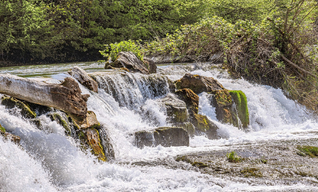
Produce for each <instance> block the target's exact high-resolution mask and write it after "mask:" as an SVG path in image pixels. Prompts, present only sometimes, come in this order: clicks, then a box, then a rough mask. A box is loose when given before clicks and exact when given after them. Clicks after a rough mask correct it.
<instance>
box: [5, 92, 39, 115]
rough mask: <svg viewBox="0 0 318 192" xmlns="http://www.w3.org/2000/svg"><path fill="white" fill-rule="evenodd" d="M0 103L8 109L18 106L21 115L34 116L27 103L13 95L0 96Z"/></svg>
mask: <svg viewBox="0 0 318 192" xmlns="http://www.w3.org/2000/svg"><path fill="white" fill-rule="evenodd" d="M1 104H2V105H5V106H6V108H9V109H12V108H14V107H18V108H19V109H21V115H22V116H23V117H25V118H30V119H31V118H35V117H36V113H35V112H34V111H32V110H31V109H30V107H29V105H27V104H26V103H24V102H22V101H20V100H18V99H15V98H13V97H6V96H4V97H2V101H1Z"/></svg>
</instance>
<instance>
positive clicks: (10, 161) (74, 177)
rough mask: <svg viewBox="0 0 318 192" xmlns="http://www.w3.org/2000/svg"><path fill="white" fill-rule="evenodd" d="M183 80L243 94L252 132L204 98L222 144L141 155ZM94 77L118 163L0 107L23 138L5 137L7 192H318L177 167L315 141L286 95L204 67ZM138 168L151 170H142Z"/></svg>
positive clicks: (306, 118)
mask: <svg viewBox="0 0 318 192" xmlns="http://www.w3.org/2000/svg"><path fill="white" fill-rule="evenodd" d="M46 67H47V68H49V67H50V66H46ZM65 68H67V67H65ZM19 70H21V69H20V68H19ZM47 71H49V69H47ZM185 72H188V73H192V74H198V75H203V76H209V77H213V78H215V79H217V80H218V81H219V82H221V83H222V84H223V86H224V87H225V88H227V89H229V90H242V91H243V92H244V93H245V94H246V96H247V100H248V108H249V114H250V125H249V127H248V129H247V130H246V131H243V130H241V129H239V128H237V127H234V126H232V125H230V124H224V123H221V122H219V121H218V120H217V118H216V114H215V106H213V105H212V103H211V102H210V101H211V98H210V97H211V96H210V95H209V94H207V93H201V94H199V98H200V100H199V113H200V114H202V115H206V116H207V117H208V118H209V119H210V120H211V121H212V122H213V123H215V124H216V125H217V126H218V127H219V130H218V134H219V135H220V136H221V139H218V140H209V139H207V138H206V137H204V136H195V137H193V138H190V146H189V147H185V146H183V147H162V146H160V145H159V146H156V147H144V148H143V149H140V148H138V147H136V145H135V143H134V133H135V132H137V131H141V130H151V129H154V128H157V127H162V126H169V124H168V123H167V122H166V119H167V114H166V111H165V110H164V109H163V108H162V106H161V105H160V103H159V102H158V101H157V100H158V99H160V98H162V97H164V96H165V95H167V94H168V93H171V91H170V89H171V87H170V86H169V81H174V80H177V79H180V78H181V77H182V76H183V75H184V73H185ZM62 76H63V75H62ZM92 76H93V77H94V79H96V81H97V82H98V84H99V93H93V92H90V91H89V90H87V89H86V88H85V87H83V86H81V89H82V91H83V93H85V94H86V93H88V94H90V97H89V98H88V101H87V105H88V110H90V111H94V112H95V114H96V116H97V119H98V120H99V122H100V123H101V125H102V134H107V135H109V137H110V139H111V142H112V143H113V145H114V151H115V157H116V158H115V159H114V160H113V161H111V162H99V161H98V160H97V158H96V157H95V156H94V155H92V154H91V152H90V150H89V149H87V150H85V149H84V150H83V149H81V147H80V144H79V142H78V141H76V140H75V139H74V138H73V137H72V136H68V135H67V134H65V131H64V128H63V127H62V126H61V125H60V124H58V123H56V122H55V121H51V120H50V119H49V118H48V117H46V116H45V115H43V116H40V117H39V118H40V119H41V122H42V127H43V129H42V130H39V129H38V128H37V127H36V126H35V125H34V124H32V123H31V122H29V120H28V119H25V118H23V117H22V116H21V115H20V114H19V113H18V112H17V111H14V110H17V109H5V107H4V106H2V105H0V124H1V125H3V126H4V127H6V129H7V131H8V132H10V133H13V134H15V135H17V136H19V137H21V143H20V146H18V145H16V144H14V143H12V142H11V141H6V140H4V139H2V137H1V136H0V191H1V192H2V191H13V192H17V191H237V190H238V191H239V190H251V191H253V190H258V191H262V190H282V189H284V190H285V189H286V190H288V189H296V190H300V191H301V190H305V189H306V190H307V189H309V190H315V189H316V188H315V187H314V186H311V185H305V184H291V185H289V186H287V185H272V186H269V185H266V182H264V183H260V184H259V183H255V184H253V182H251V183H252V184H250V183H249V182H243V181H241V180H234V179H232V178H227V177H224V178H220V177H216V176H214V175H209V174H204V173H201V172H198V171H197V170H198V168H191V165H188V164H186V163H179V164H176V163H174V162H175V161H174V159H173V158H174V157H175V156H177V155H183V154H188V153H196V152H198V153H199V152H200V153H202V152H210V151H213V150H218V149H230V148H231V146H234V145H236V144H244V143H255V144H256V143H257V142H258V141H270V140H283V139H288V140H293V139H295V140H297V139H306V138H315V137H316V136H317V134H316V133H317V132H318V123H317V122H316V121H315V119H314V118H313V117H312V114H310V113H309V112H308V111H306V109H305V108H304V107H303V106H301V105H298V104H297V103H296V102H295V101H293V100H290V99H288V98H287V97H286V96H285V95H284V93H283V91H282V90H281V89H276V88H273V87H270V86H264V85H258V84H252V83H250V82H247V81H246V80H244V79H231V78H230V77H229V76H228V75H227V73H226V71H225V72H224V71H222V70H220V69H211V68H210V67H209V65H204V64H202V65H201V69H197V68H193V67H191V64H189V65H168V66H161V67H159V73H158V74H154V75H142V74H139V73H127V72H109V71H105V72H103V73H101V72H94V73H92ZM56 77H57V76H53V78H56ZM58 77H59V78H60V77H61V76H58ZM102 139H103V138H102ZM103 142H106V140H105V139H104V140H103ZM158 161H163V162H166V164H168V165H169V166H163V165H164V164H165V163H162V164H161V165H159V166H157V164H156V162H158ZM139 162H144V163H145V162H146V163H145V164H143V165H141V166H138V163H139ZM170 165H171V166H170Z"/></svg>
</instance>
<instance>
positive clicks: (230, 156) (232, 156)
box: [226, 151, 243, 163]
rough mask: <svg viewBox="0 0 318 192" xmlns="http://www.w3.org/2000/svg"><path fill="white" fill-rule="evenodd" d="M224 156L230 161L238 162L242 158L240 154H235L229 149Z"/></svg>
mask: <svg viewBox="0 0 318 192" xmlns="http://www.w3.org/2000/svg"><path fill="white" fill-rule="evenodd" d="M226 157H227V160H228V161H229V162H232V163H238V162H241V161H242V160H243V159H242V158H241V157H240V156H238V155H237V154H236V152H235V151H231V152H230V153H228V154H226Z"/></svg>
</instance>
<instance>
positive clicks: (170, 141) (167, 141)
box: [135, 127, 189, 148]
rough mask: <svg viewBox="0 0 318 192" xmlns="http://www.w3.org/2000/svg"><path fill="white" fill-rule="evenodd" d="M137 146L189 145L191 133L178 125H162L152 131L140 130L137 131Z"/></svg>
mask: <svg viewBox="0 0 318 192" xmlns="http://www.w3.org/2000/svg"><path fill="white" fill-rule="evenodd" d="M135 142H136V145H137V147H139V148H143V147H144V146H158V145H162V146H164V147H171V146H189V134H188V132H187V131H186V130H184V129H182V128H178V127H162V128H158V129H155V130H152V131H139V132H136V133H135Z"/></svg>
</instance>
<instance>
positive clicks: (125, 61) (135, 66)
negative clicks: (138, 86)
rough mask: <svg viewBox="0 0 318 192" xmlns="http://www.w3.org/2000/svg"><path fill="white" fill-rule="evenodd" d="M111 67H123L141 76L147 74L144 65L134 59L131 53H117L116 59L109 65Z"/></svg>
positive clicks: (134, 56)
mask: <svg viewBox="0 0 318 192" xmlns="http://www.w3.org/2000/svg"><path fill="white" fill-rule="evenodd" d="M111 66H112V67H116V66H117V67H119V66H120V67H119V68H122V67H125V68H127V69H129V70H130V71H134V72H137V71H138V72H140V73H143V74H149V71H148V69H147V68H146V66H145V64H144V63H143V62H142V61H141V60H140V59H138V58H137V57H136V55H135V54H133V53H132V52H119V53H118V57H117V59H116V60H115V61H114V62H113V63H111Z"/></svg>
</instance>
